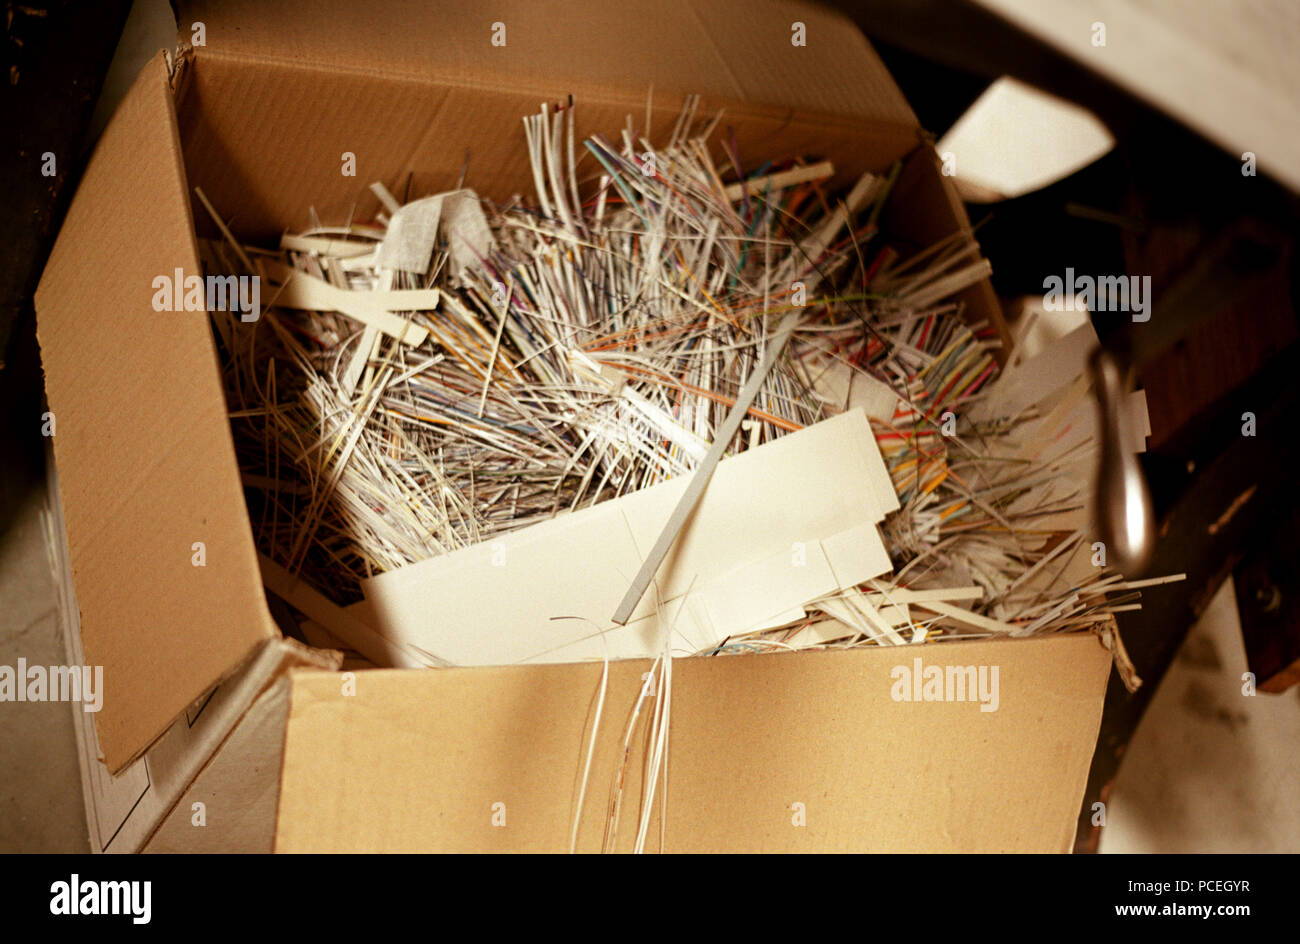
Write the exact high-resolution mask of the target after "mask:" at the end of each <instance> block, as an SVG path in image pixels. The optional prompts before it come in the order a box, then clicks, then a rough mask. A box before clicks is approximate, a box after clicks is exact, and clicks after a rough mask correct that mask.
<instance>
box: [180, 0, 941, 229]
mask: <svg viewBox="0 0 1300 944" xmlns="http://www.w3.org/2000/svg"><path fill="white" fill-rule="evenodd" d="M195 21H199V22H203V23H204V26H205V31H206V36H205V41H206V42H205V45H203V46H201V47H195V48H194V49H193V50H192V54H193V60H194V61H193V67H192V69H191V71H190V81H189V86H188V88H187V91H186V98H185V101H184V104H183V107H182V109H181V137H182V140H183V141H184V143H185V154H186V161H187V166H188V170H189V174H190V178H191V180H192V181H193V182H194V183H196V184H198V185H200V186H202V187H203V189H204V191H205V192H206V193H207V194H208V195H209V196H210V197H211V198H212V199H213V201H214V203H215V204H216V206H217V207H218V208H219V209H221V210H222V211H223V212H224V213H226V214H227V215H228V216H232V217H234V220H233V227H234V229H235V231H236V232H237V233H239V234H240V235H241V236H242V237H244V238H247V239H252V240H265V239H267V238H271V237H274V236H276V235H278V233H279V232H280V231H281V230H283V229H284V228H291V227H297V226H301V225H302V224H303V223H305V221H306V213H307V208H308V207H311V206H314V207H315V208H316V210H317V211H318V213H319V214H320V216H321V218H322V219H326V220H329V221H332V222H339V223H341V222H344V221H346V220H347V219H349V218H355V219H366V218H368V217H369V215H370V214H372V213H373V211H374V209H375V206H376V205H375V202H374V198H373V196H372V195H371V194H370V193H369V191H368V190H367V189H366V188H367V186H368V185H369V184H370V182H371V181H374V180H380V181H382V182H384V183H385V184H386V185H387V186H388V187H389V189H391V190H393V192H394V193H396V194H397V195H398V196H399V198H400V197H402V196H403V195H404V194H405V192H406V187H407V184H408V180H410V179H411V176H412V175H414V177H415V182H414V188H415V189H414V190H413V192H414V193H420V192H433V191H435V190H439V189H444V190H445V189H450V188H452V187H455V186H456V185H457V183H458V181H459V178H460V175H461V173H462V170H464V171H466V172H467V176H466V178H465V184H466V185H467V186H470V187H472V188H474V189H476V190H478V191H479V192H480V193H481V194H483V195H484V196H486V197H489V198H491V199H494V200H498V201H504V200H507V199H509V198H510V197H511V196H512V195H513V194H515V193H521V194H524V195H525V196H528V197H531V195H532V192H533V184H532V178H531V175H530V173H529V171H528V165H527V156H526V154H527V152H526V149H525V147H524V135H523V125H522V123H521V119H522V117H523V116H524V115H528V114H534V113H536V112H537V110H538V108H539V107H540V105H541V103H542V102H544V101H550V102H562V101H565V100H566V99H567V96H569V95H570V94H572V95H573V96H574V100H575V102H576V106H577V110H576V120H577V125H578V128H577V131H578V136H579V139H581V138H582V137H585V136H586V135H589V134H592V133H596V132H599V133H603V134H606V135H612V136H617V134H618V132H619V129H621V128H623V127H624V125H625V122H626V120H627V118H628V116H629V115H631V116H632V120H633V123H634V126H635V129H636V132H637V133H638V134H642V133H644V124H645V114H646V104H647V95H648V93H649V92H650V91H651V89H652V88H653V108H652V113H651V126H652V135H651V136H652V138H653V139H658V140H663V139H665V138H666V137H667V135H668V134H669V133H670V132H671V130H672V128H673V125H674V123H675V121H676V120H677V116H678V113H679V111H680V109H681V106H682V103H683V98H684V96H685V95H687V94H691V93H697V94H700V95H702V96H703V97H704V101H703V104H702V105H701V108H700V112H699V117H701V118H705V117H709V116H712V115H713V114H715V113H716V112H717V111H718V110H719V109H723V110H724V111H725V115H724V118H723V129H724V131H723V133H724V134H725V133H726V130H725V129H726V128H727V127H730V128H731V129H732V130H733V131H734V134H735V141H736V145H737V149H738V150H739V152H740V155H741V160H742V162H744V164H745V170H746V172H747V173H753V172H756V171H757V170H758V168H759V165H760V163H761V162H763V161H767V160H769V159H770V160H782V159H786V158H792V157H798V156H820V157H827V158H830V159H831V160H832V161H833V162H834V163H835V166H836V168H837V171H838V174H837V176H836V179H835V181H834V183H835V184H836V185H843V184H846V183H851V182H852V180H853V179H855V178H856V177H857V176H858V175H859V174H861V173H862V172H863V171H865V170H873V171H879V170H883V169H886V168H888V166H889V164H890V163H891V162H892V161H894V160H896V159H898V158H900V157H902V156H903V155H905V154H906V153H908V151H910V150H911V149H912V148H914V147H915V146H916V143H917V141H918V133H919V132H918V129H917V124H916V118H915V116H914V115H913V114H912V112H911V109H910V108H909V107H908V106H907V103H906V102H905V101H904V99H903V97H902V94H901V93H900V92H899V90H898V88H897V86H895V85H894V83H893V81H892V80H891V79H890V77H889V75H888V73H887V71H886V70H885V68H884V66H883V64H882V63H881V62H880V60H879V58H878V57H877V56H876V55H875V53H874V52H873V51H872V49H871V47H870V46H869V45H868V44H867V42H866V40H865V39H864V38H863V37H862V35H861V33H860V32H858V30H857V28H856V27H855V26H853V25H852V24H851V23H849V22H847V21H846V20H844V19H842V18H840V17H839V16H838V15H835V14H830V13H827V12H826V11H824V10H821V9H819V8H817V7H814V6H810V5H803V4H791V3H772V2H764V3H760V4H757V5H754V4H749V3H743V4H742V3H736V2H724V3H720V4H717V3H702V2H701V3H693V2H690V0H668V2H666V3H658V2H656V3H653V4H647V3H637V4H633V5H630V6H629V5H626V4H589V3H562V4H556V3H536V2H531V0H529V2H514V3H505V4H503V5H502V6H501V7H500V8H499V9H497V8H493V12H489V11H487V10H486V8H477V7H473V6H472V5H466V4H447V3H441V4H439V3H435V4H429V5H426V4H401V3H394V2H389V0H380V2H378V3H366V4H345V3H327V4H303V3H279V4H267V3H235V4H226V3H220V4H217V3H214V4H203V3H197V4H193V5H192V6H191V8H189V9H187V10H185V11H184V12H183V15H182V17H181V20H180V22H181V25H182V28H181V38H182V40H183V41H187V42H188V41H189V40H190V39H191V38H192V36H193V32H192V24H193V23H194V22H195ZM794 22H802V23H804V25H805V27H806V30H807V33H806V35H807V42H808V45H807V46H794V45H792V44H791V38H792V36H793V33H792V29H791V24H792V23H794ZM493 23H504V24H505V29H506V32H505V37H506V45H505V46H493V45H492V24H493ZM578 147H579V151H578V153H579V155H581V154H582V153H583V152H582V149H581V144H579V146H578ZM345 152H346V153H350V154H352V155H353V156H354V158H355V163H356V168H355V169H356V176H355V177H345V176H343V175H342V173H341V164H342V155H343V154H344V153H345ZM723 169H724V171H729V168H728V167H725V166H724V168H723ZM597 171H598V168H597V165H596V164H595V163H594V161H592V160H590V159H587V160H586V162H585V165H583V166H582V167H580V169H579V172H580V176H582V177H585V176H590V175H592V174H594V173H596V172H597ZM201 222H202V221H201Z"/></svg>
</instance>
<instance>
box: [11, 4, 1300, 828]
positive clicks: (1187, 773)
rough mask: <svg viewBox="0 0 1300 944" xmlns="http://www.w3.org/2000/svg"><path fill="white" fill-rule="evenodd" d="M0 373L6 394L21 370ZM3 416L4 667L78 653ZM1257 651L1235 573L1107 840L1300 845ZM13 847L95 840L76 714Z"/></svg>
mask: <svg viewBox="0 0 1300 944" xmlns="http://www.w3.org/2000/svg"><path fill="white" fill-rule="evenodd" d="M174 36H175V33H174V27H173V26H172V20H171V11H170V8H169V7H168V4H167V2H166V0H137V2H136V4H135V7H134V9H133V10H132V14H131V18H130V20H129V21H128V23H127V28H126V33H125V34H124V36H123V39H122V42H121V44H120V45H119V48H118V54H117V56H116V57H115V59H114V63H113V69H112V71H111V73H110V76H109V78H108V80H107V81H106V83H105V92H104V100H103V101H102V102H101V104H100V107H99V109H98V111H97V115H96V119H95V122H94V126H93V128H92V133H94V132H95V131H97V130H98V129H100V128H102V126H103V122H104V120H106V118H107V116H108V115H109V114H111V111H112V107H113V106H114V105H115V104H116V101H117V99H118V98H120V96H121V95H122V94H123V92H124V91H125V90H126V88H127V87H128V86H129V83H130V81H131V79H133V78H134V76H135V74H136V73H137V72H138V70H139V69H140V67H141V66H142V65H143V64H144V62H145V61H146V60H147V59H148V58H149V56H150V55H152V53H153V52H154V51H155V50H157V49H159V48H162V47H170V46H172V45H174V41H173V40H174ZM7 372H8V373H9V374H10V375H11V376H9V377H5V376H3V375H2V374H3V373H4V372H0V394H4V396H3V402H5V403H7V404H8V403H12V402H28V398H26V397H17V400H16V401H15V400H11V399H10V394H12V393H13V385H14V384H15V383H19V382H22V379H23V378H21V377H19V378H15V377H14V376H13V374H14V373H15V371H14V369H13V368H9V369H7ZM4 419H7V420H8V422H0V601H2V604H3V605H0V665H13V664H14V663H15V662H16V660H17V659H18V657H20V656H21V657H24V658H26V659H27V661H28V663H29V664H34V663H42V664H45V665H50V664H59V663H63V662H64V661H65V657H64V654H63V653H64V643H63V640H62V639H61V638H60V634H59V624H58V620H57V614H56V610H55V604H54V600H55V592H54V578H53V575H52V572H51V567H50V564H49V554H48V550H47V539H46V532H45V525H44V521H43V510H44V507H45V501H46V494H45V483H44V479H43V476H42V474H41V472H40V467H39V466H40V448H41V443H40V441H39V440H36V439H33V437H32V433H31V430H32V427H31V425H30V423H32V422H33V419H32V417H30V416H18V417H14V416H13V413H12V411H10V412H9V415H8V416H7V417H4ZM1243 671H1245V654H1244V650H1243V647H1242V642H1241V633H1240V627H1239V624H1238V622H1237V614H1236V609H1235V604H1234V601H1233V599H1232V588H1231V583H1228V584H1226V585H1225V588H1224V589H1223V590H1221V591H1220V593H1219V594H1218V595H1217V596H1216V597H1215V599H1214V602H1213V604H1212V605H1211V606H1210V608H1209V609H1208V610H1207V611H1206V613H1205V615H1204V617H1203V618H1202V619H1201V621H1200V622H1199V623H1198V624H1197V625H1196V626H1195V627H1194V628H1193V630H1192V632H1191V633H1190V634H1189V636H1188V639H1187V641H1186V642H1185V644H1184V645H1183V647H1182V649H1181V650H1180V651H1179V654H1178V658H1177V661H1176V662H1175V664H1174V666H1173V667H1172V669H1171V670H1170V672H1169V674H1168V675H1167V677H1166V678H1165V679H1164V681H1163V683H1162V685H1161V687H1160V689H1159V690H1158V692H1157V694H1156V697H1155V699H1154V701H1153V702H1152V705H1151V708H1150V710H1149V711H1148V712H1147V715H1146V717H1145V718H1144V720H1143V722H1142V725H1141V726H1140V727H1139V729H1138V732H1137V735H1136V737H1135V738H1134V740H1133V742H1132V744H1131V745H1130V747H1129V751H1128V755H1127V756H1126V758H1125V760H1124V764H1123V766H1122V768H1121V770H1120V773H1119V777H1118V779H1117V780H1116V782H1115V785H1114V788H1113V790H1112V792H1111V795H1110V799H1109V806H1108V810H1107V818H1108V825H1107V827H1106V829H1105V830H1104V832H1103V837H1102V841H1101V849H1102V851H1103V852H1229V851H1232V852H1281V851H1287V852H1297V851H1300V790H1297V789H1296V786H1295V785H1296V783H1297V780H1298V779H1300V751H1298V750H1297V746H1300V688H1297V689H1293V690H1292V691H1290V692H1288V693H1286V694H1284V695H1281V696H1271V695H1260V696H1257V697H1254V698H1247V697H1244V696H1242V694H1241V673H1242V672H1243ZM0 707H2V710H3V713H4V723H3V724H0V852H17V851H22V852H76V851H86V850H87V849H88V843H87V838H86V827H85V821H84V819H85V818H84V810H83V806H82V801H81V788H80V780H79V774H78V768H77V760H76V741H75V737H74V733H73V721H72V716H71V714H70V712H72V711H74V710H80V708H79V706H74V705H68V704H63V703H23V704H5V705H3V706H0Z"/></svg>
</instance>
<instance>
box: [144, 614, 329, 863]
mask: <svg viewBox="0 0 1300 944" xmlns="http://www.w3.org/2000/svg"><path fill="white" fill-rule="evenodd" d="M267 648H268V649H270V648H275V649H276V650H278V656H279V659H278V661H277V662H276V663H275V665H274V667H273V668H272V669H271V670H270V672H269V674H267V675H266V676H265V677H264V681H263V683H262V685H261V689H260V691H259V692H258V694H257V696H256V698H255V700H254V701H253V702H252V704H250V705H249V706H248V709H247V710H246V711H245V712H244V713H243V714H242V715H241V716H240V718H239V720H238V721H237V722H236V723H235V725H234V726H233V728H232V729H231V730H230V731H229V733H228V734H227V736H226V738H225V739H224V740H223V741H222V742H221V744H220V745H218V747H217V749H216V750H215V751H214V752H213V753H212V756H211V757H209V758H208V760H207V761H206V763H204V765H203V767H202V769H200V770H199V772H198V773H197V775H196V776H195V777H194V779H193V781H192V782H191V783H190V784H189V785H188V787H187V788H186V789H185V792H184V794H183V795H182V796H181V797H180V799H179V800H178V801H177V802H176V803H175V804H174V805H172V807H171V809H170V811H169V812H168V813H167V815H166V816H164V817H163V818H162V820H161V821H160V822H159V823H158V825H157V827H156V829H155V830H154V832H153V834H152V835H151V836H150V837H149V839H148V840H147V842H146V843H145V845H144V848H143V849H142V850H141V851H143V852H149V853H176V852H183V853H269V852H271V848H272V843H273V840H274V837H275V816H276V807H277V804H278V801H279V796H280V768H281V761H282V755H283V751H284V732H285V727H286V725H287V723H288V717H289V671H290V670H292V669H295V668H299V667H311V668H314V669H316V670H320V669H327V670H337V669H338V668H339V667H340V665H341V664H342V654H341V653H338V652H326V651H321V650H319V649H310V648H308V647H306V646H303V645H301V644H300V643H297V642H295V641H294V640H292V639H285V640H273V641H271V642H269V643H268V644H267ZM199 804H201V805H199Z"/></svg>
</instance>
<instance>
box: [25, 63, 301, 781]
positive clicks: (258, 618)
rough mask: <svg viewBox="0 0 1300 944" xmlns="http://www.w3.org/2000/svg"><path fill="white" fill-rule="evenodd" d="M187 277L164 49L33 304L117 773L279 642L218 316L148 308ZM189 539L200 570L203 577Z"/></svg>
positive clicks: (126, 108) (104, 735)
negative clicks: (198, 545)
mask: <svg viewBox="0 0 1300 944" xmlns="http://www.w3.org/2000/svg"><path fill="white" fill-rule="evenodd" d="M160 135H161V136H162V137H161V139H160ZM177 268H179V269H181V270H182V272H183V273H185V274H186V275H197V274H200V273H201V270H200V268H199V264H198V259H197V252H196V245H195V241H194V229H193V222H192V219H191V217H190V210H189V198H188V195H187V193H186V183H185V172H184V168H183V167H182V165H181V157H180V138H179V131H178V126H177V123H176V115H175V110H174V107H173V103H172V93H171V87H170V84H169V76H168V73H167V68H166V64H165V61H164V56H163V55H162V54H159V55H158V56H156V57H155V58H154V59H153V60H152V61H150V63H149V64H148V65H147V66H146V67H145V68H144V70H143V71H142V72H141V74H140V76H139V78H138V79H137V80H136V82H135V84H134V85H133V86H132V88H131V89H130V91H129V92H128V93H127V95H126V97H125V98H124V99H123V101H122V104H121V105H120V106H119V108H118V111H117V112H116V113H115V115H114V117H113V119H112V121H111V122H110V123H109V126H108V128H107V129H106V130H105V132H104V135H103V137H102V138H101V140H100V143H99V145H98V147H97V148H96V151H95V154H94V156H93V157H92V159H91V161H90V164H89V166H88V168H87V170H86V174H85V177H84V178H83V180H82V183H81V186H80V187H79V188H78V191H77V195H76V197H75V198H74V200H73V202H72V205H71V207H70V209H69V211H68V215H67V219H66V221H65V223H64V225H63V227H62V229H61V231H60V234H59V238H58V241H57V242H56V244H55V247H54V250H53V252H52V253H51V256H50V260H49V263H48V264H47V266H46V269H45V272H44V274H43V276H42V279H41V282H40V286H39V288H38V289H37V292H36V310H37V315H38V322H37V329H38V337H39V339H40V342H41V353H42V361H43V365H44V368H45V373H46V387H47V392H48V397H49V402H50V408H51V410H52V411H54V412H55V415H56V418H57V422H58V424H59V426H58V430H57V431H56V435H55V436H54V452H55V455H56V457H57V460H58V463H59V467H60V473H61V476H62V485H61V487H62V488H63V489H64V492H63V494H62V502H63V508H64V513H65V515H66V517H67V529H68V539H69V548H70V551H69V559H70V562H71V570H70V573H71V575H72V577H73V579H74V581H76V583H77V596H78V600H79V602H80V605H81V607H82V614H81V615H82V622H83V624H84V627H85V630H86V632H85V637H84V639H83V644H84V646H85V649H86V656H87V658H88V659H90V660H91V662H92V663H94V664H102V665H103V666H104V670H105V671H104V677H105V681H104V686H105V703H104V707H103V709H102V710H101V711H100V712H99V713H98V714H97V715H96V718H95V725H96V728H97V731H98V734H99V738H100V743H101V746H102V748H103V751H104V756H105V761H106V763H107V764H108V765H109V767H110V768H111V769H112V770H114V771H120V770H122V769H124V768H125V767H126V766H127V765H128V764H129V763H130V762H131V761H132V760H133V759H135V758H136V757H139V756H140V755H141V753H142V752H143V751H144V750H145V749H146V748H147V747H148V746H149V744H151V743H152V742H153V741H154V740H156V739H157V738H158V737H159V736H160V735H161V734H162V732H163V731H164V730H166V728H167V727H168V725H169V724H170V723H171V722H172V721H173V719H175V718H176V717H177V715H179V714H180V713H181V712H182V711H184V709H185V707H186V706H187V705H188V704H190V703H191V702H192V701H193V700H194V699H195V698H197V697H198V696H200V695H201V694H203V693H204V692H205V691H207V690H209V689H210V688H211V687H212V686H213V685H214V684H216V683H217V682H218V680H219V679H221V678H222V677H223V675H225V674H226V673H228V672H229V671H230V670H231V668H232V667H233V666H236V665H239V664H240V663H242V662H243V661H244V660H245V659H246V658H247V657H248V655H249V654H250V653H251V652H252V651H253V650H254V649H256V648H257V647H258V646H260V645H262V643H264V642H265V641H266V640H267V639H271V638H276V637H278V635H279V634H278V632H277V630H276V629H275V626H274V624H273V623H272V621H271V618H270V614H269V612H268V611H267V609H266V605H265V599H264V598H263V596H262V592H261V582H260V578H259V575H258V568H257V562H256V559H255V556H254V553H253V546H252V533H251V528H250V525H249V522H248V515H247V510H246V508H245V507H244V501H243V492H242V488H241V486H240V483H239V478H238V471H237V467H236V464H235V458H234V447H233V443H232V440H231V432H230V426H229V421H228V419H227V417H226V408H225V400H224V396H223V393H222V391H221V385H220V382H219V374H218V372H217V360H216V352H215V348H214V346H213V342H212V337H211V332H210V328H209V326H208V320H207V314H206V312H157V311H155V310H154V308H153V304H152V298H153V295H154V291H155V289H154V286H153V284H152V281H153V279H154V278H156V277H157V276H167V277H169V278H171V277H172V276H173V273H174V270H175V269H177ZM124 351H128V352H129V353H130V357H129V358H128V357H126V356H125V355H124V354H123V352H124ZM128 363H129V369H128V370H123V369H122V367H123V365H124V364H128ZM160 536H166V537H167V538H170V539H172V543H171V544H168V543H165V542H164V543H159V537H160ZM193 541H202V542H204V544H205V547H206V557H207V561H206V566H203V567H197V566H192V562H191V555H192V553H193V548H192V546H191V542H193ZM196 640H197V641H199V643H200V644H199V645H195V642H196Z"/></svg>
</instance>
